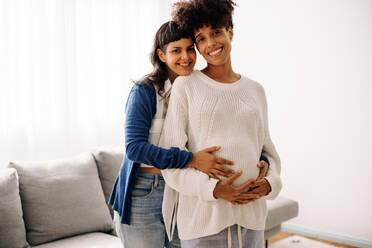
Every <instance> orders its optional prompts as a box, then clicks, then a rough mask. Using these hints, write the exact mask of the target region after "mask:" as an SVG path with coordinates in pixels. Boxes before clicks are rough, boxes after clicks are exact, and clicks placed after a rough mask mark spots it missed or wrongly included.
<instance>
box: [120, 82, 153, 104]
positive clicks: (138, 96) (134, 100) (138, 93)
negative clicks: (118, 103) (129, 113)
mask: <svg viewBox="0 0 372 248" xmlns="http://www.w3.org/2000/svg"><path fill="white" fill-rule="evenodd" d="M129 106H131V107H133V108H138V107H139V106H143V107H144V106H146V108H151V109H153V108H154V107H155V108H156V91H155V88H154V86H153V85H152V84H151V83H141V81H137V82H136V83H135V84H134V85H133V86H132V89H131V91H130V93H129V96H128V100H127V104H126V107H127V108H128V107H129Z"/></svg>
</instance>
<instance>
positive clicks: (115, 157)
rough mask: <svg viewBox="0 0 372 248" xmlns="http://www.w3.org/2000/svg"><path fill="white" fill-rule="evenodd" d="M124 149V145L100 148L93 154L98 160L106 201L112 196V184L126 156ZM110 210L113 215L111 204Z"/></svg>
mask: <svg viewBox="0 0 372 248" xmlns="http://www.w3.org/2000/svg"><path fill="white" fill-rule="evenodd" d="M124 150H125V148H124V146H118V147H114V148H107V149H98V150H96V151H94V152H93V156H94V158H95V160H96V162H97V166H98V174H99V177H100V179H101V183H102V188H103V193H104V194H105V199H106V202H108V200H109V198H110V195H111V190H112V186H113V185H114V183H115V180H116V177H117V175H118V173H119V170H120V166H121V162H122V160H123V156H124ZM110 212H111V216H113V212H112V209H111V206H110Z"/></svg>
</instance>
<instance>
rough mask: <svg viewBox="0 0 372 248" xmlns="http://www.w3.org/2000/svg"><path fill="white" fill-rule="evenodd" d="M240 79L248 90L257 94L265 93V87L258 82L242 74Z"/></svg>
mask: <svg viewBox="0 0 372 248" xmlns="http://www.w3.org/2000/svg"><path fill="white" fill-rule="evenodd" d="M242 79H243V80H244V83H245V86H246V87H247V88H248V89H249V90H253V92H255V93H257V94H259V95H263V96H264V95H265V89H264V87H263V86H262V85H261V84H260V83H259V82H257V81H255V80H252V79H250V78H248V77H246V76H244V75H242Z"/></svg>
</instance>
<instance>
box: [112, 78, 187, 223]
mask: <svg viewBox="0 0 372 248" xmlns="http://www.w3.org/2000/svg"><path fill="white" fill-rule="evenodd" d="M155 113H156V91H155V88H154V86H153V85H152V84H142V85H134V86H133V87H132V90H131V92H130V93H129V96H128V100H127V104H126V119H125V147H126V153H125V156H124V159H123V162H122V165H121V168H120V171H119V174H118V176H117V178H116V181H115V184H114V186H113V189H112V192H111V196H110V199H109V202H108V203H109V204H110V205H111V206H112V208H113V209H114V210H115V211H116V212H118V213H119V215H120V216H121V222H122V223H123V224H130V223H129V220H130V218H129V217H130V201H131V197H130V196H131V192H132V185H133V184H134V183H133V182H134V181H135V180H136V177H137V171H138V168H139V167H140V164H141V163H145V164H148V165H152V166H155V167H156V168H158V169H169V168H178V169H182V168H187V166H188V164H189V163H190V162H191V160H192V158H193V154H192V153H191V152H188V151H183V150H180V149H179V148H176V147H172V148H170V149H164V148H161V147H158V146H155V145H152V144H150V143H149V142H148V139H149V134H150V133H149V131H150V128H151V122H152V119H153V117H154V116H155Z"/></svg>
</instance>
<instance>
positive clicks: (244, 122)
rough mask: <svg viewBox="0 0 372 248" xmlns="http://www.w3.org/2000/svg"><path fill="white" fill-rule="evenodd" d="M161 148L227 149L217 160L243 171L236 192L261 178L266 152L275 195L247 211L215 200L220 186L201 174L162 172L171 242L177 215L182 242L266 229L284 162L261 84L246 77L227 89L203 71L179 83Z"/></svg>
mask: <svg viewBox="0 0 372 248" xmlns="http://www.w3.org/2000/svg"><path fill="white" fill-rule="evenodd" d="M159 145H160V146H163V147H166V148H168V147H172V146H174V147H180V148H181V149H182V148H185V149H188V150H189V151H191V152H195V151H199V150H201V149H204V148H206V147H210V146H215V145H220V146H222V149H221V150H220V151H218V152H216V153H215V154H216V155H218V156H221V157H224V158H227V159H229V160H232V161H234V163H235V165H234V166H233V167H231V168H233V169H234V170H239V169H241V170H243V174H242V176H240V177H239V178H238V179H237V180H236V181H235V183H234V185H235V186H237V185H240V184H242V183H243V182H245V181H247V180H248V179H252V178H253V179H255V178H256V177H257V176H258V173H259V169H258V168H257V162H258V161H259V158H260V155H261V151H262V153H263V154H264V155H266V156H267V157H268V159H269V161H270V167H269V170H268V175H267V176H266V179H267V180H268V182H269V183H270V185H271V188H272V191H271V192H270V194H269V195H267V196H265V197H264V198H261V199H259V200H256V201H254V202H253V203H249V204H244V205H232V204H231V203H230V202H227V201H225V200H222V199H215V198H214V197H213V190H214V188H215V185H216V183H217V180H215V179H210V178H209V177H208V176H207V175H206V174H204V173H202V172H200V171H197V170H195V169H182V170H179V169H167V170H163V171H162V173H163V176H164V179H165V181H166V184H167V187H166V189H165V192H164V199H163V216H164V221H165V225H166V229H167V233H168V235H170V236H171V229H172V228H171V225H172V222H174V221H172V217H173V215H177V228H178V232H179V236H180V238H181V239H183V240H189V239H195V238H199V237H204V236H209V235H213V234H216V233H218V232H220V231H221V230H223V229H224V228H226V227H228V226H231V225H234V224H238V225H240V226H243V227H245V228H248V229H254V230H263V229H264V227H265V219H266V216H267V210H266V200H265V199H274V198H275V197H276V196H277V195H278V194H279V191H280V190H281V187H282V185H281V180H280V176H279V174H280V159H279V156H278V154H277V152H276V150H275V147H274V145H273V143H272V141H271V139H270V135H269V130H268V120H267V103H266V97H265V93H264V89H263V87H262V86H261V85H260V84H258V83H256V82H254V81H252V80H250V79H248V78H246V77H244V76H242V77H241V79H239V80H238V81H236V82H234V83H231V84H224V83H220V82H217V81H214V80H213V79H211V78H209V77H208V76H206V75H204V74H203V73H202V72H200V71H194V72H193V73H191V74H190V75H189V76H185V77H178V78H177V79H176V81H175V83H174V85H173V88H172V93H171V98H170V102H169V107H168V112H167V116H166V119H165V123H164V127H163V131H162V135H161V137H160V143H159ZM174 190H176V191H178V192H179V194H178V193H177V192H176V191H174ZM177 201H178V202H177ZM177 203H178V208H177ZM173 224H174V223H173Z"/></svg>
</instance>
